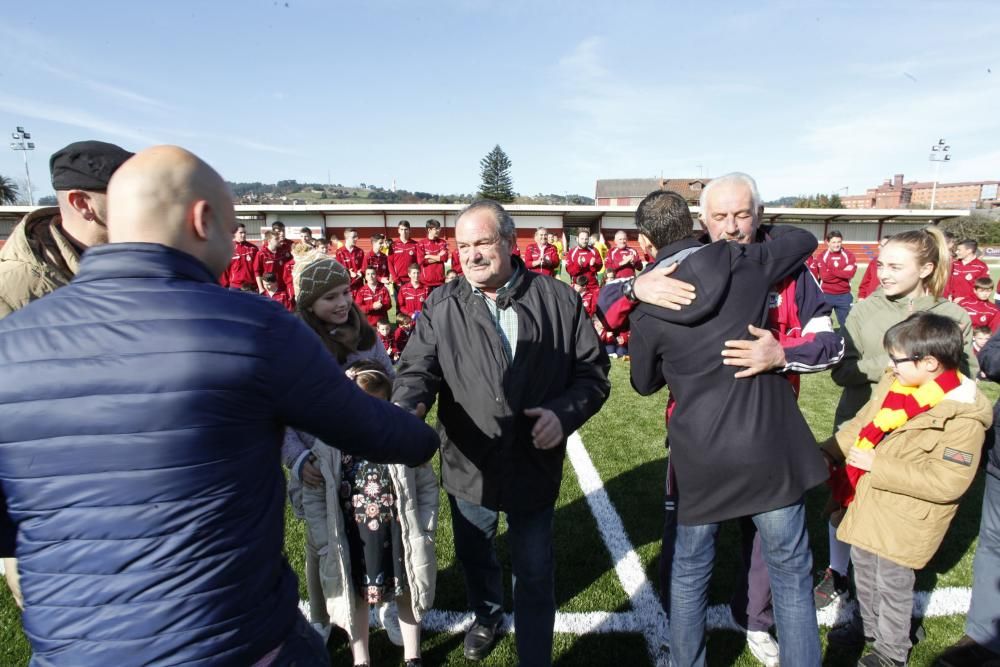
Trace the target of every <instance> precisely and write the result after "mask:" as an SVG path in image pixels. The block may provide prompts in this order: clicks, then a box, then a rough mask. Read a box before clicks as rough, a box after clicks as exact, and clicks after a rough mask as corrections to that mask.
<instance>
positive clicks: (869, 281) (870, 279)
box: [858, 255, 880, 299]
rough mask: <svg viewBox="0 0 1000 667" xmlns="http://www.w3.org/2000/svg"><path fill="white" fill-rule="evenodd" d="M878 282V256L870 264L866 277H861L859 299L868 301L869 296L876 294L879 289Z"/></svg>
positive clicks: (866, 270)
mask: <svg viewBox="0 0 1000 667" xmlns="http://www.w3.org/2000/svg"><path fill="white" fill-rule="evenodd" d="M879 285H880V283H879V281H878V255H876V256H875V257H872V261H870V262H868V268H867V269H865V275H863V276H862V277H861V285H859V286H858V298H859V299H867V298H868V297H869V296H871V295H872V294H874V293H875V290H877V289H878V288H879Z"/></svg>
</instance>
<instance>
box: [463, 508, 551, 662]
mask: <svg viewBox="0 0 1000 667" xmlns="http://www.w3.org/2000/svg"><path fill="white" fill-rule="evenodd" d="M448 502H449V503H450V504H451V523H452V529H453V531H454V533H455V557H456V558H457V559H458V562H459V563H461V564H462V570H463V572H464V574H465V593H466V597H467V599H468V601H469V608H470V609H472V611H473V612H474V613H475V615H476V621H477V622H478V623H481V624H483V625H495V624H496V623H498V622H500V620H501V619H502V618H503V569H502V568H501V567H500V562H499V561H498V560H497V554H496V548H495V546H494V537H495V536H496V533H497V521H498V520H499V518H500V515H499V513H498V512H494V511H493V510H490V509H487V508H485V507H482V506H481V505H476V504H475V503H470V502H468V501H465V500H462V499H460V498H455V497H454V496H452V495H451V494H449V495H448ZM554 513H555V507H554V506H553V505H549V506H548V507H545V508H542V509H540V510H537V511H534V512H506V515H507V545H508V546H509V547H510V557H511V566H512V569H513V575H514V576H513V584H514V624H515V626H516V632H515V635H514V636H515V639H516V641H517V656H518V661H519V663H520V665H521V666H522V667H535V666H536V665H541V666H546V665H551V664H552V632H553V627H554V625H555V620H556V593H555V561H554V559H553V556H552V518H553V515H554Z"/></svg>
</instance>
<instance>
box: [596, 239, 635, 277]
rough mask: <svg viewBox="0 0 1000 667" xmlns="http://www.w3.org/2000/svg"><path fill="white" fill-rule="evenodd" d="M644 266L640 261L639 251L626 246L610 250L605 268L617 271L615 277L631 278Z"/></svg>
mask: <svg viewBox="0 0 1000 667" xmlns="http://www.w3.org/2000/svg"><path fill="white" fill-rule="evenodd" d="M641 267H642V263H641V262H640V261H639V251H637V250H635V249H634V248H629V247H628V246H625V247H624V248H617V247H616V248H612V249H611V250H610V251H609V252H608V261H606V262H605V263H604V268H605V269H607V270H608V271H614V272H615V278H631V277H632V276H634V275H635V274H636V271H638V270H639V269H640V268H641Z"/></svg>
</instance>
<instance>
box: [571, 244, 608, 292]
mask: <svg viewBox="0 0 1000 667" xmlns="http://www.w3.org/2000/svg"><path fill="white" fill-rule="evenodd" d="M603 266H604V261H603V260H602V259H601V254H600V253H599V252H597V251H596V250H594V249H593V248H581V247H580V246H577V247H575V248H573V249H572V250H570V251H569V252H568V253H566V271H568V272H569V275H570V278H576V277H577V276H587V284H588V285H596V284H597V273H598V271H600V270H601V268H602V267H603Z"/></svg>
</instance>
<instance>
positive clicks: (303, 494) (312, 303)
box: [282, 253, 438, 665]
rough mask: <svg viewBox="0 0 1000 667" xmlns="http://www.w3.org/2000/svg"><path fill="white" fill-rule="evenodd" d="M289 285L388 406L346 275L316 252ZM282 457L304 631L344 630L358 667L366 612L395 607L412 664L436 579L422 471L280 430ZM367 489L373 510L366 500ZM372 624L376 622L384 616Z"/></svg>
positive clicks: (357, 376)
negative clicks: (299, 539)
mask: <svg viewBox="0 0 1000 667" xmlns="http://www.w3.org/2000/svg"><path fill="white" fill-rule="evenodd" d="M293 279H294V282H295V288H296V293H297V294H298V300H297V306H296V307H297V312H298V314H299V316H300V317H301V318H302V319H303V321H304V322H305V323H306V324H308V325H309V327H310V328H311V329H312V330H313V331H315V332H316V335H318V336H319V337H320V338H321V339H322V340H323V342H324V343H325V344H326V347H327V349H328V350H329V351H330V353H331V354H333V355H334V356H335V357H336V358H337V361H338V362H339V363H340V364H341V365H342V366H345V367H347V368H348V371H349V373H348V374H349V376H350V377H352V379H354V380H355V381H356V382H357V383H358V384H359V385H361V386H362V388H364V389H365V390H366V391H369V393H373V394H378V393H379V392H381V393H382V394H385V395H384V398H386V399H388V397H389V393H390V392H391V387H392V379H393V378H394V376H395V372H394V370H393V368H392V362H391V361H390V360H389V357H388V355H387V354H386V352H385V348H384V347H383V346H382V345H381V344H380V343H379V342H378V338H377V336H376V335H375V331H374V329H372V327H371V326H370V325H369V324H368V321H367V318H366V317H365V316H364V314H363V313H362V312H361V310H360V309H359V308H358V306H357V305H356V304H355V303H354V301H353V299H352V297H351V290H350V273H349V272H348V271H347V269H346V268H345V267H344V266H343V265H341V264H339V263H338V262H337V261H335V260H334V259H333V258H330V257H328V256H325V255H323V254H321V253H306V254H305V255H301V256H299V257H297V258H296V267H295V271H294V273H293ZM369 384H370V385H372V386H371V388H369V386H368V385H369ZM282 456H283V459H284V461H285V463H286V465H288V467H289V469H290V471H291V480H290V481H289V495H290V497H291V500H292V507H293V510H294V511H295V512H296V514H297V515H298V516H299V517H300V518H304V519H305V520H306V528H307V530H306V584H307V589H308V591H309V610H310V617H311V618H310V620H311V622H312V623H313V626H314V627H315V628H316V629H317V631H319V632H320V633H321V634H323V635H324V636H325V637H328V636H329V632H330V624H331V623H332V624H333V625H337V626H338V627H340V628H342V629H344V630H345V631H346V632H347V634H348V636H349V637H350V639H351V650H352V653H353V657H354V662H355V664H356V665H367V663H368V617H369V612H368V610H369V604H378V605H380V611H383V610H385V609H386V608H387V603H390V602H392V601H394V600H398V603H399V604H398V605H397V606H398V607H399V622H400V625H401V626H402V633H401V637H399V636H397V637H392V636H391V635H390V638H391V639H393V640H394V643H397V644H398V643H402V644H403V647H404V652H405V658H406V663H407V665H419V664H420V626H419V620H420V618H421V616H422V614H423V612H425V611H426V610H427V609H430V607H431V604H432V602H433V595H434V580H435V577H436V573H437V566H436V560H435V556H434V549H433V544H434V543H433V532H434V529H435V526H436V522H437V503H438V491H437V482H436V479H435V477H434V473H433V471H432V470H431V469H430V467H429V465H427V466H423V467H421V468H418V469H410V470H405V469H402V468H405V467H403V466H392V465H384V464H375V463H371V462H368V461H362V460H356V459H355V460H348V459H349V457H343V456H342V454H341V452H340V451H339V450H337V449H335V448H333V447H329V446H327V445H326V444H325V443H320V442H318V441H317V440H316V439H315V438H314V437H313V436H311V435H308V434H306V433H301V432H298V431H295V430H293V429H288V431H287V432H286V436H285V444H284V447H283V449H282ZM376 482H377V484H378V487H379V488H378V489H377V493H375V490H374V486H375V484H376ZM369 490H371V491H372V493H373V494H374V495H372V498H376V497H377V501H378V502H375V501H373V500H371V499H368V500H366V497H367V494H368V491H369ZM359 503H360V504H359ZM369 514H371V515H372V516H370V517H368V515H369ZM380 616H382V618H383V624H385V615H382V614H380ZM397 628H398V626H397ZM397 634H399V631H398V629H397Z"/></svg>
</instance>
